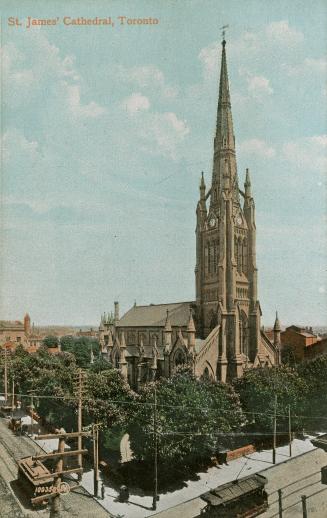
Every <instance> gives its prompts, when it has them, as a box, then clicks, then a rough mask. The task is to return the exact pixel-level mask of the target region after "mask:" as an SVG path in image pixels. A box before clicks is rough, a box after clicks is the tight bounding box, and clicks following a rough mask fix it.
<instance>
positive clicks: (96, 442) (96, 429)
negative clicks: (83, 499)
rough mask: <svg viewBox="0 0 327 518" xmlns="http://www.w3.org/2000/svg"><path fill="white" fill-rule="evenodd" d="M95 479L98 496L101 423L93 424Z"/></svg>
mask: <svg viewBox="0 0 327 518" xmlns="http://www.w3.org/2000/svg"><path fill="white" fill-rule="evenodd" d="M93 481H94V485H93V487H94V496H95V497H96V498H98V491H99V425H98V424H94V425H93Z"/></svg>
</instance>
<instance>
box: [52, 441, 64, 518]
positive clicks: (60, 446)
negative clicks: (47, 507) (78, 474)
mask: <svg viewBox="0 0 327 518" xmlns="http://www.w3.org/2000/svg"><path fill="white" fill-rule="evenodd" d="M64 451H65V438H64V437H59V443H58V453H64ZM63 467H64V458H63V457H62V456H60V457H58V460H57V462H56V468H55V473H60V475H59V474H58V476H57V477H56V480H55V483H54V487H55V496H54V498H53V511H54V512H55V513H58V512H59V508H60V498H59V497H60V487H61V473H62V472H63Z"/></svg>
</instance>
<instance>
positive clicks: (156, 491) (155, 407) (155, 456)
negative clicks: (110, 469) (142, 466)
mask: <svg viewBox="0 0 327 518" xmlns="http://www.w3.org/2000/svg"><path fill="white" fill-rule="evenodd" d="M153 442H154V488H153V501H152V509H153V510H154V511H155V510H156V509H157V500H158V435H157V387H156V386H155V387H154V405H153Z"/></svg>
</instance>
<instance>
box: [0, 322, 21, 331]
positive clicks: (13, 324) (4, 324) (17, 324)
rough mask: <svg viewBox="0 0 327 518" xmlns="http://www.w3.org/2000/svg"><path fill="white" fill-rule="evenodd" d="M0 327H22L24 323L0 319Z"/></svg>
mask: <svg viewBox="0 0 327 518" xmlns="http://www.w3.org/2000/svg"><path fill="white" fill-rule="evenodd" d="M0 328H1V329H15V330H16V329H24V325H23V324H22V322H20V321H19V320H0Z"/></svg>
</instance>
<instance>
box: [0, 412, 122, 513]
mask: <svg viewBox="0 0 327 518" xmlns="http://www.w3.org/2000/svg"><path fill="white" fill-rule="evenodd" d="M41 452H43V450H42V449H41V448H40V447H39V446H37V445H36V444H35V443H34V442H33V441H32V440H31V439H29V438H28V437H25V436H22V437H19V436H15V435H14V434H13V433H12V432H11V431H10V430H9V429H8V426H7V421H6V420H5V419H0V458H1V462H0V501H1V509H0V516H1V518H23V517H24V518H25V517H27V518H48V517H52V512H51V511H50V510H49V509H48V508H46V509H39V510H35V509H33V508H32V506H31V505H30V502H29V499H28V497H27V495H26V494H25V492H24V491H23V490H22V488H21V487H20V485H19V483H18V482H17V464H16V460H17V459H19V458H21V457H26V456H28V455H35V454H36V453H41ZM110 516H112V515H111V514H110V513H108V512H107V511H106V510H105V509H103V507H102V506H101V505H100V503H99V502H97V501H96V500H95V499H93V498H92V497H91V496H90V495H89V493H88V492H87V491H86V490H85V489H83V488H78V489H77V490H76V491H73V492H71V493H69V494H67V495H63V496H62V497H61V510H60V513H59V515H58V514H57V515H56V517H57V518H68V517H69V518H70V517H72V518H73V517H79V518H93V517H94V518H95V517H96V518H108V517H110Z"/></svg>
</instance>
